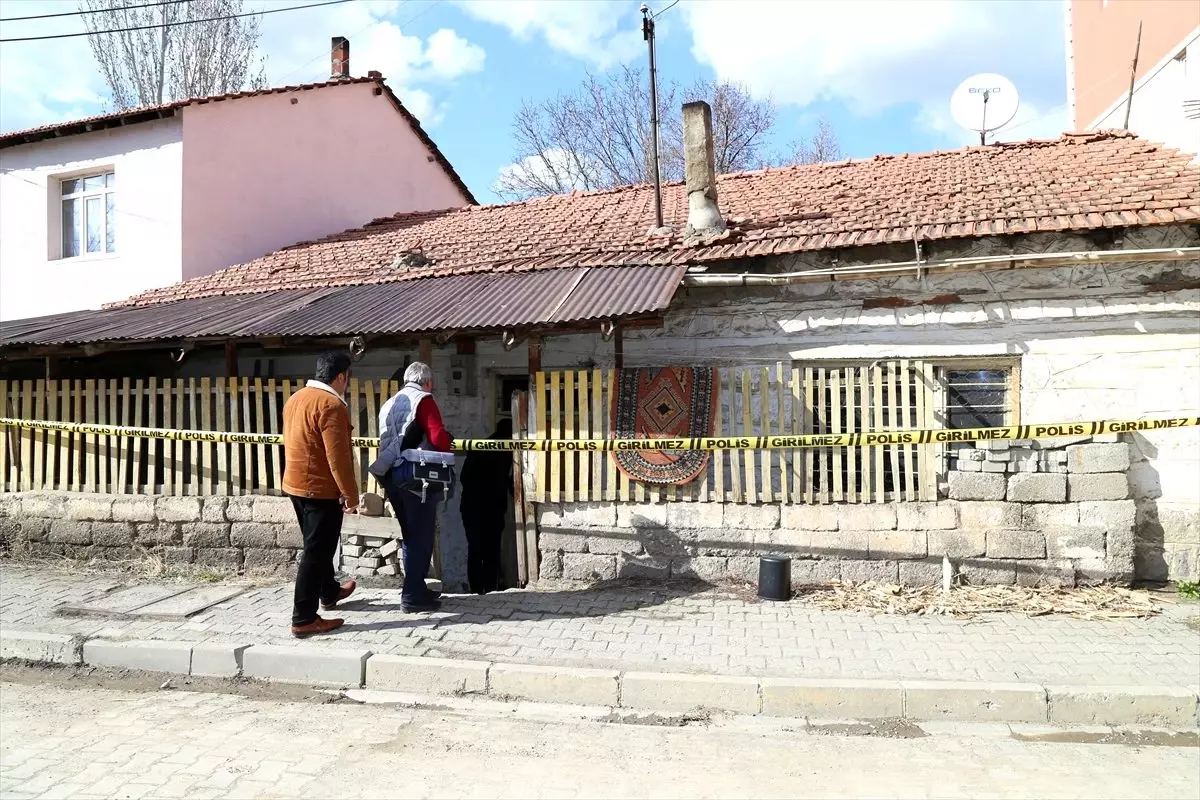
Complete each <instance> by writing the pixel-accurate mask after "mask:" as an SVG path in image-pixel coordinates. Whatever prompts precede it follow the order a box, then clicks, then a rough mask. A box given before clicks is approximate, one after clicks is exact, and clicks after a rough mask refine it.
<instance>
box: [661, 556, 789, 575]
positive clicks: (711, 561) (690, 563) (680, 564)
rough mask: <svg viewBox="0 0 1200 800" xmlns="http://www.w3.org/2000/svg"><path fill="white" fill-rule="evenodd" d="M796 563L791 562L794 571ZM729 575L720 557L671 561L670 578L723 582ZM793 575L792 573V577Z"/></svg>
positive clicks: (725, 559)
mask: <svg viewBox="0 0 1200 800" xmlns="http://www.w3.org/2000/svg"><path fill="white" fill-rule="evenodd" d="M795 564H796V562H794V561H793V562H792V568H793V570H794V569H795ZM728 574H729V559H728V558H724V557H722V556H696V557H694V558H678V559H673V560H672V561H671V576H672V577H681V578H698V579H699V580H702V581H719V580H723V579H724V578H725V577H726V576H728ZM794 574H795V573H794V572H793V575H794Z"/></svg>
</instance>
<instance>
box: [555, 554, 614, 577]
mask: <svg viewBox="0 0 1200 800" xmlns="http://www.w3.org/2000/svg"><path fill="white" fill-rule="evenodd" d="M563 577H564V578H566V579H567V580H572V581H610V580H613V579H614V578H616V577H617V559H616V557H615V556H601V555H593V554H591V553H563Z"/></svg>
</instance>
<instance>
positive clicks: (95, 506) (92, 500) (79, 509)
mask: <svg viewBox="0 0 1200 800" xmlns="http://www.w3.org/2000/svg"><path fill="white" fill-rule="evenodd" d="M112 509H113V499H112V498H111V497H108V496H106V495H102V494H72V495H70V496H68V497H67V514H66V518H67V519H74V520H82V521H86V522H108V521H110V520H111V519H112Z"/></svg>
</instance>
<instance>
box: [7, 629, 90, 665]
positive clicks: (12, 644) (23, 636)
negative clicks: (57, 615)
mask: <svg viewBox="0 0 1200 800" xmlns="http://www.w3.org/2000/svg"><path fill="white" fill-rule="evenodd" d="M82 644H83V641H82V640H81V639H80V638H79V637H78V636H69V635H67V634H62V633H39V632H37V631H22V630H13V629H11V628H6V629H0V659H8V658H18V659H21V660H22V661H34V662H38V663H41V664H72V665H74V664H80V663H82V661H83V653H82Z"/></svg>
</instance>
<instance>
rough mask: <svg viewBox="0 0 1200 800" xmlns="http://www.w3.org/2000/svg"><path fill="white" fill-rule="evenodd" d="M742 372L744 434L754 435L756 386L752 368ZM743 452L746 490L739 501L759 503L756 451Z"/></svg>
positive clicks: (741, 451) (743, 476)
mask: <svg viewBox="0 0 1200 800" xmlns="http://www.w3.org/2000/svg"><path fill="white" fill-rule="evenodd" d="M741 373H742V379H741V384H742V397H741V408H742V436H753V435H754V420H753V414H754V406H753V403H754V387H753V383H752V382H753V379H754V378H753V376H752V375H751V374H750V373H751V371H750V368H748V367H747V368H744V369H742V370H741ZM739 452H740V453H741V454H742V483H743V488H744V490H745V495H744V496H743V497H742V499H740V500H738V502H739V503H757V502H758V482H757V481H756V480H755V476H754V473H755V471H756V470H755V469H754V451H753V450H740V451H739Z"/></svg>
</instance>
